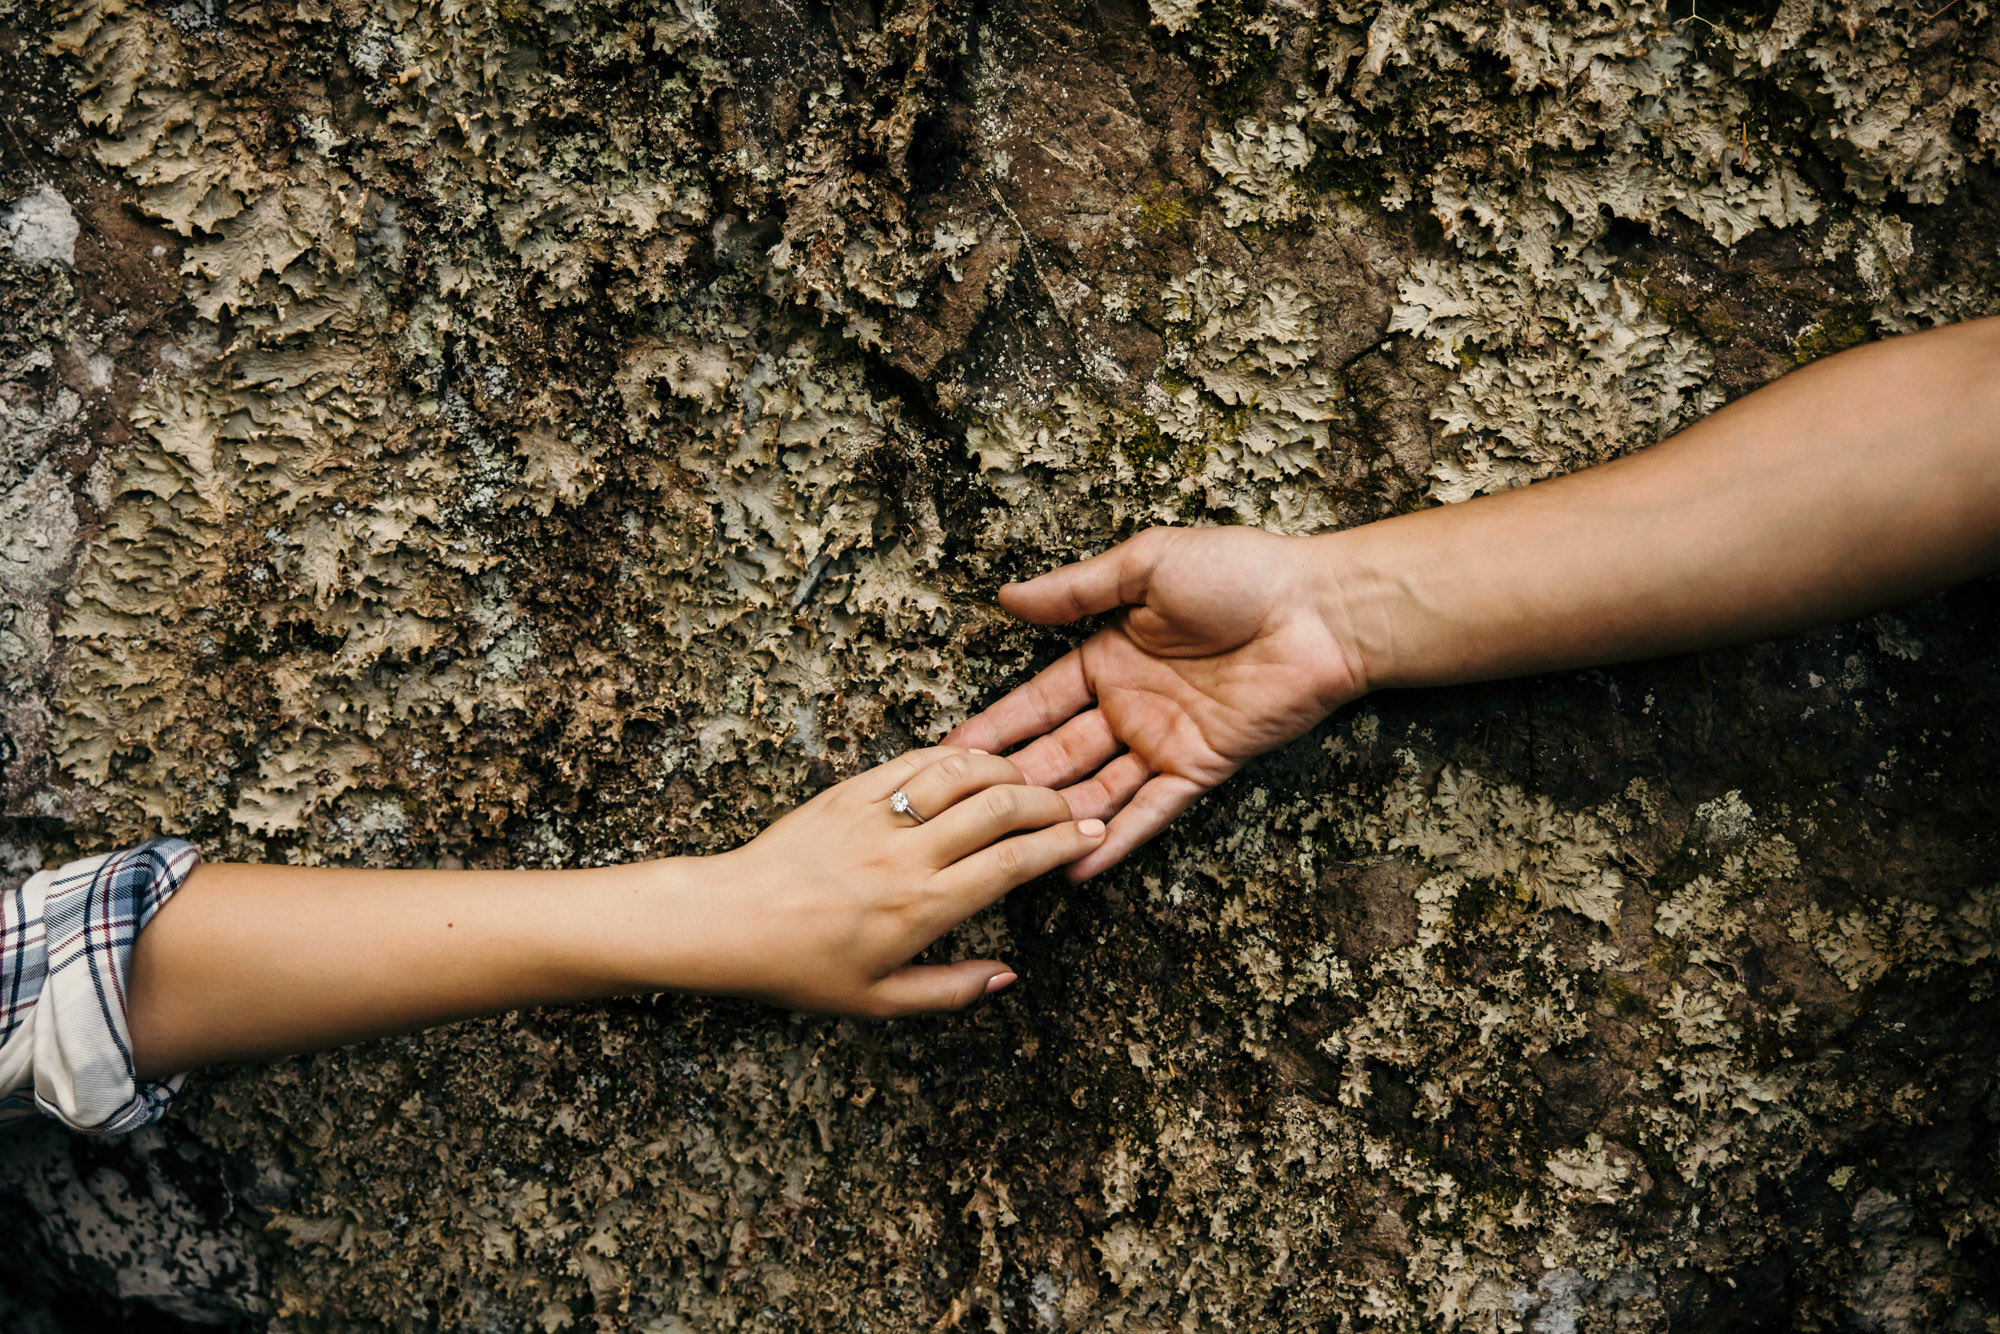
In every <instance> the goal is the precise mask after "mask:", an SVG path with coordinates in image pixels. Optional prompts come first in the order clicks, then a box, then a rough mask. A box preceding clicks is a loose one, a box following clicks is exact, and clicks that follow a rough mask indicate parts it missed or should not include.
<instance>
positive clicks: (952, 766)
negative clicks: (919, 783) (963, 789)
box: [938, 755, 972, 783]
mask: <svg viewBox="0 0 2000 1334" xmlns="http://www.w3.org/2000/svg"><path fill="white" fill-rule="evenodd" d="M938 772H939V773H940V774H943V775H944V776H945V777H946V778H948V779H950V780H951V781H952V782H954V783H956V782H959V781H961V780H963V779H966V778H970V777H971V776H972V757H971V756H970V755H949V756H946V757H945V760H944V762H943V763H942V764H940V765H938Z"/></svg>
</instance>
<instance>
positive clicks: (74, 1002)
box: [0, 838, 201, 1135]
mask: <svg viewBox="0 0 2000 1334" xmlns="http://www.w3.org/2000/svg"><path fill="white" fill-rule="evenodd" d="M200 860H201V854H200V853H198V852H196V851H195V849H194V847H193V845H192V844H188V843H184V842H182V841H181V840H179V839H176V838H161V839H154V840H153V841H152V842H150V843H142V844H140V845H139V846H138V847H136V848H130V849H127V850H126V851H124V852H114V853H109V854H106V855H104V856H100V857H87V858H85V859H84V860H82V861H77V862H71V863H70V864H69V865H67V866H65V867H63V868H62V869H60V870H57V871H43V872H41V873H40V874H38V875H35V876H33V877H31V878H30V879H29V880H28V882H27V883H26V884H24V885H22V886H21V887H20V888H19V889H16V890H13V891H10V892H0V1121H6V1120H12V1119H15V1118H17V1117H21V1116H28V1115H32V1114H33V1113H35V1112H38V1111H39V1112H41V1113H43V1114H45V1115H48V1116H53V1117H55V1118H56V1119H57V1120H59V1121H61V1122H63V1124H65V1125H67V1126H69V1127H70V1128H72V1129H74V1130H80V1131H83V1132H84V1133H86V1134H94V1135H117V1134H123V1133H124V1132H126V1131H128V1130H136V1129H138V1128H139V1127H140V1126H142V1125H145V1124H146V1123H147V1122H149V1121H152V1120H154V1119H156V1118H157V1117H159V1115H160V1114H161V1113H162V1112H164V1111H165V1110H166V1109H167V1104H168V1103H169V1102H170V1101H171V1100H172V1098H173V1096H174V1094H175V1093H176V1092H178V1091H179V1089H180V1085H181V1076H179V1075H176V1076H174V1077H173V1078H172V1079H165V1080H141V1079H139V1078H137V1076H136V1075H135V1074H134V1073H133V1070H132V1042H131V1037H130V1035H129V1033H128V1031H127V1029H126V1025H125V996H126V988H125V978H126V974H127V972H128V971H129V970H130V967H131V962H132V946H133V945H134V943H136V942H137V940H138V938H139V932H140V930H141V929H142V928H144V927H145V925H146V923H147V922H149V921H151V920H152V918H153V914H154V913H156V912H158V911H159V910H160V905H161V904H163V903H165V902H166V901H167V900H168V899H169V898H171V897H172V896H173V893H174V891H175V890H177V889H179V888H180V887H181V883H182V882H183V881H184V880H186V879H187V877H188V873H189V872H190V871H192V870H194V868H195V866H196V865H197V864H198V863H199V862H200Z"/></svg>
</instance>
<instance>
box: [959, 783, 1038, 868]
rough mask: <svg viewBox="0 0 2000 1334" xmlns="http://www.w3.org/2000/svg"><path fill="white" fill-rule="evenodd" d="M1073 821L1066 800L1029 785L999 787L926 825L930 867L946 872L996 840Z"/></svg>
mask: <svg viewBox="0 0 2000 1334" xmlns="http://www.w3.org/2000/svg"><path fill="white" fill-rule="evenodd" d="M1068 820H1069V803H1068V802H1066V801H1064V800H1063V799H1062V796H1061V794H1059V793H1057V792H1054V791H1051V790H1050V789H1048V788H1045V787H1029V786H1027V785H1026V784H1024V783H996V784H994V785H993V786H992V787H988V788H985V789H983V790H981V791H978V792H974V793H972V794H970V795H968V796H967V797H965V798H964V799H963V800H961V801H960V802H959V803H958V804H957V805H955V806H950V807H947V808H946V809H945V810H944V812H943V813H941V814H938V815H933V816H931V817H930V819H929V820H927V821H925V823H924V828H923V832H924V835H925V837H926V838H927V839H928V840H929V851H930V857H931V865H933V866H936V867H938V868H939V869H941V870H942V869H943V868H945V867H948V866H950V865H951V864H952V863H953V862H955V861H959V860H960V859H962V858H965V857H969V856H971V855H972V854H973V853H975V852H978V851H979V850H980V849H981V848H984V847H986V846H987V845H988V844H989V843H992V842H993V841H994V840H995V839H1001V838H1005V837H1006V836H1007V835H1009V834H1016V833H1020V832H1021V831H1022V830H1026V829H1043V828H1046V827H1048V826H1049V825H1052V824H1062V823H1066V822H1067V821H1068Z"/></svg>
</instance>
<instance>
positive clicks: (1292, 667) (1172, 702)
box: [948, 528, 1360, 880]
mask: <svg viewBox="0 0 2000 1334" xmlns="http://www.w3.org/2000/svg"><path fill="white" fill-rule="evenodd" d="M1294 560H1295V554H1294V549H1293V547H1292V544H1291V543H1289V542H1288V541H1287V539H1284V538H1280V537H1277V536H1275V535H1273V534H1270V533H1266V532H1262V531H1260V530H1258V529H1254V528H1211V529H1153V530H1152V531H1150V532H1147V533H1143V534H1141V535H1140V536H1139V537H1136V538H1134V539H1133V540H1131V541H1130V542H1127V543H1125V544H1123V545H1121V546H1119V547H1115V548H1113V549H1112V550H1110V551H1108V552H1106V553H1104V554H1103V555H1101V556H1098V557H1095V558H1094V559H1092V560H1088V561H1084V562H1081V563H1079V564H1076V565H1070V566H1065V567H1064V568H1062V569H1060V570H1055V571H1052V572H1051V573H1049V574H1046V575H1043V576H1042V577H1041V578H1039V579H1035V580H1031V581H1029V582H1028V583H1026V584H1020V585H1014V586H1011V587H1009V588H1008V589H1007V590H1006V591H1005V592H1003V593H1002V597H1001V600H1002V602H1003V604H1005V605H1006V606H1007V607H1008V609H1009V610H1011V611H1013V612H1014V613H1015V614H1017V615H1019V616H1022V617H1024V618H1025V619H1027V620H1031V621H1037V622H1041V623H1043V624H1051V623H1061V622H1066V621H1072V620H1075V619H1077V618H1078V617H1080V616H1085V615H1089V614H1092V613H1094V612H1103V611H1109V610H1112V609H1114V608H1118V607H1123V608H1125V609H1126V610H1125V612H1124V614H1123V615H1122V616H1121V617H1120V618H1119V620H1118V623H1117V624H1115V625H1113V626H1111V627H1109V628H1107V629H1105V630H1102V631H1100V632H1098V633H1097V634H1096V635H1093V636H1092V637H1091V638H1090V639H1089V640H1087V641H1086V642H1085V643H1084V644H1083V645H1082V647H1081V648H1079V649H1077V650H1075V651H1074V652H1071V653H1069V654H1067V655H1065V656H1064V657H1063V658H1061V659H1060V660H1058V661H1057V662H1055V663H1054V664H1053V665H1051V666H1050V667H1048V668H1047V669H1046V670H1044V671H1043V672H1041V673H1040V674H1039V675H1037V676H1036V677H1035V678H1034V679H1033V680H1032V681H1030V682H1028V683H1027V684H1026V685H1024V686H1022V687H1020V688H1019V689H1018V690H1015V691H1014V692H1012V693H1011V694H1009V695H1007V696H1006V697H1005V698H1003V699H1001V700H1000V701H998V702H997V703H996V704H994V705H993V706H992V707H991V708H989V709H987V710H986V711H985V712H984V713H982V714H980V715H979V716H978V717H976V718H973V719H971V720H970V721H968V722H967V723H965V724H964V725H963V726H962V727H960V728H959V729H958V730H957V731H955V732H954V733H953V734H952V736H951V737H950V738H948V740H950V741H952V742H954V743H955V744H959V745H967V746H978V747H982V748H986V749H992V750H999V749H1004V748H1006V747H1009V746H1014V745H1019V744H1021V743H1022V742H1027V743H1028V744H1027V745H1026V746H1025V747H1024V748H1023V749H1022V750H1021V751H1019V752H1018V753H1017V754H1015V755H1014V756H1013V759H1014V761H1015V763H1016V764H1018V765H1019V766H1020V767H1021V770H1022V772H1023V773H1024V774H1025V775H1026V776H1027V778H1028V781H1029V782H1031V783H1038V784H1046V785H1048V786H1052V787H1060V788H1062V789H1063V790H1064V791H1063V794H1064V796H1066V797H1067V798H1068V799H1069V802H1070V808H1071V811H1072V814H1073V815H1074V816H1075V817H1076V818H1078V819H1084V818H1088V817H1091V816H1097V817H1099V818H1104V819H1108V820H1110V822H1111V832H1110V836H1109V837H1108V838H1107V839H1106V840H1105V842H1104V844H1103V846H1102V847H1100V848H1099V849H1098V850H1097V851H1096V852H1094V853H1092V854H1091V855H1090V856H1089V857H1087V858H1085V859H1084V860H1082V861H1080V862H1078V863H1076V864H1075V865H1074V866H1072V867H1071V868H1070V874H1071V875H1072V877H1074V878H1076V879H1079V880H1080V879H1083V878H1085V877H1087V876H1090V875H1094V874H1096V873H1097V872H1098V871H1101V870H1103V869H1104V868H1105V867H1107V866H1110V865H1112V864H1114V863H1115V862H1117V861H1118V860H1119V859H1120V858H1122V857H1123V856H1124V855H1125V854H1126V853H1127V852H1129V851H1131V850H1132V849H1133V848H1135V847H1137V846H1138V845H1139V844H1141V843H1143V842H1145V841H1146V840H1147V839H1149V838H1151V837H1152V836H1153V835H1155V834H1157V833H1158V832H1159V831H1160V830H1161V829H1162V828H1164V827H1165V826H1166V824H1167V822H1168V821H1170V820H1171V819H1173V817H1174V816H1176V815H1178V814H1179V813H1180V812H1181V811H1182V810H1184V809H1185V808H1186V807H1187V805H1188V804H1189V803H1190V802H1192V801H1193V800H1194V799H1195V798H1196V797H1198V796H1200V795H1201V793H1202V792H1204V791H1205V790H1207V789H1208V788H1210V787H1213V786H1215V785H1216V784H1217V783H1220V782H1221V781H1222V780H1223V779H1225V778H1227V777H1228V776H1229V775H1230V774H1232V773H1234V772H1236V770H1237V769H1238V768H1240V767H1242V765H1243V764H1244V763H1245V762H1246V761H1247V760H1249V759H1250V758H1251V757H1252V756H1255V755H1258V754H1260V753H1262V752H1263V751H1266V750H1269V749H1271V748H1272V747H1274V746H1279V745H1282V744H1284V743H1285V742H1286V741H1289V740H1291V739H1292V738H1293V737H1295V736H1298V735H1299V734H1300V733H1302V732H1304V731H1306V730H1307V729H1308V728H1310V727H1312V726H1313V724H1315V723H1317V722H1318V721H1319V720H1320V719H1321V718H1323V717H1325V716H1326V714H1327V713H1328V712H1330V711H1331V710H1332V709H1333V708H1335V707H1337V706H1338V705H1339V704H1341V703H1342V702H1344V701H1345V700H1347V699H1351V698H1353V697H1354V696H1355V695H1357V694H1359V693H1360V682H1359V681H1358V679H1357V677H1356V676H1355V674H1354V672H1353V670H1352V668H1351V663H1350V660H1349V658H1348V655H1347V654H1346V653H1345V652H1343V649H1342V646H1341V645H1340V644H1339V642H1338V641H1337V640H1336V639H1335V637H1334V636H1333V634H1332V633H1331V631H1329V629H1328V628H1327V624H1326V620H1325V618H1324V617H1323V616H1322V615H1321V613H1320V611H1319V609H1318V607H1317V606H1315V605H1314V603H1313V601H1312V599H1311V598H1310V596H1309V595H1308V593H1307V591H1306V589H1305V587H1304V581H1303V580H1302V579H1301V578H1300V577H1299V575H1298V573H1297V571H1296V568H1295V566H1294V565H1293V563H1292V562H1293V561H1294Z"/></svg>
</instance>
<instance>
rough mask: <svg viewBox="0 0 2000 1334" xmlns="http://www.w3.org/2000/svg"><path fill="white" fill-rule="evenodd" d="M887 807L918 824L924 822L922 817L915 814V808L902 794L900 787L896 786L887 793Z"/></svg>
mask: <svg viewBox="0 0 2000 1334" xmlns="http://www.w3.org/2000/svg"><path fill="white" fill-rule="evenodd" d="M889 809H890V810H892V811H894V812H895V813H896V814H898V815H907V816H909V817H910V818H911V819H912V820H915V821H916V822H917V823H918V824H922V823H923V822H924V817H923V816H921V815H918V814H917V808H916V807H914V806H912V805H910V799H909V798H908V797H906V796H904V795H903V789H901V788H897V789H896V790H895V791H894V792H891V793H890V794H889Z"/></svg>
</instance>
